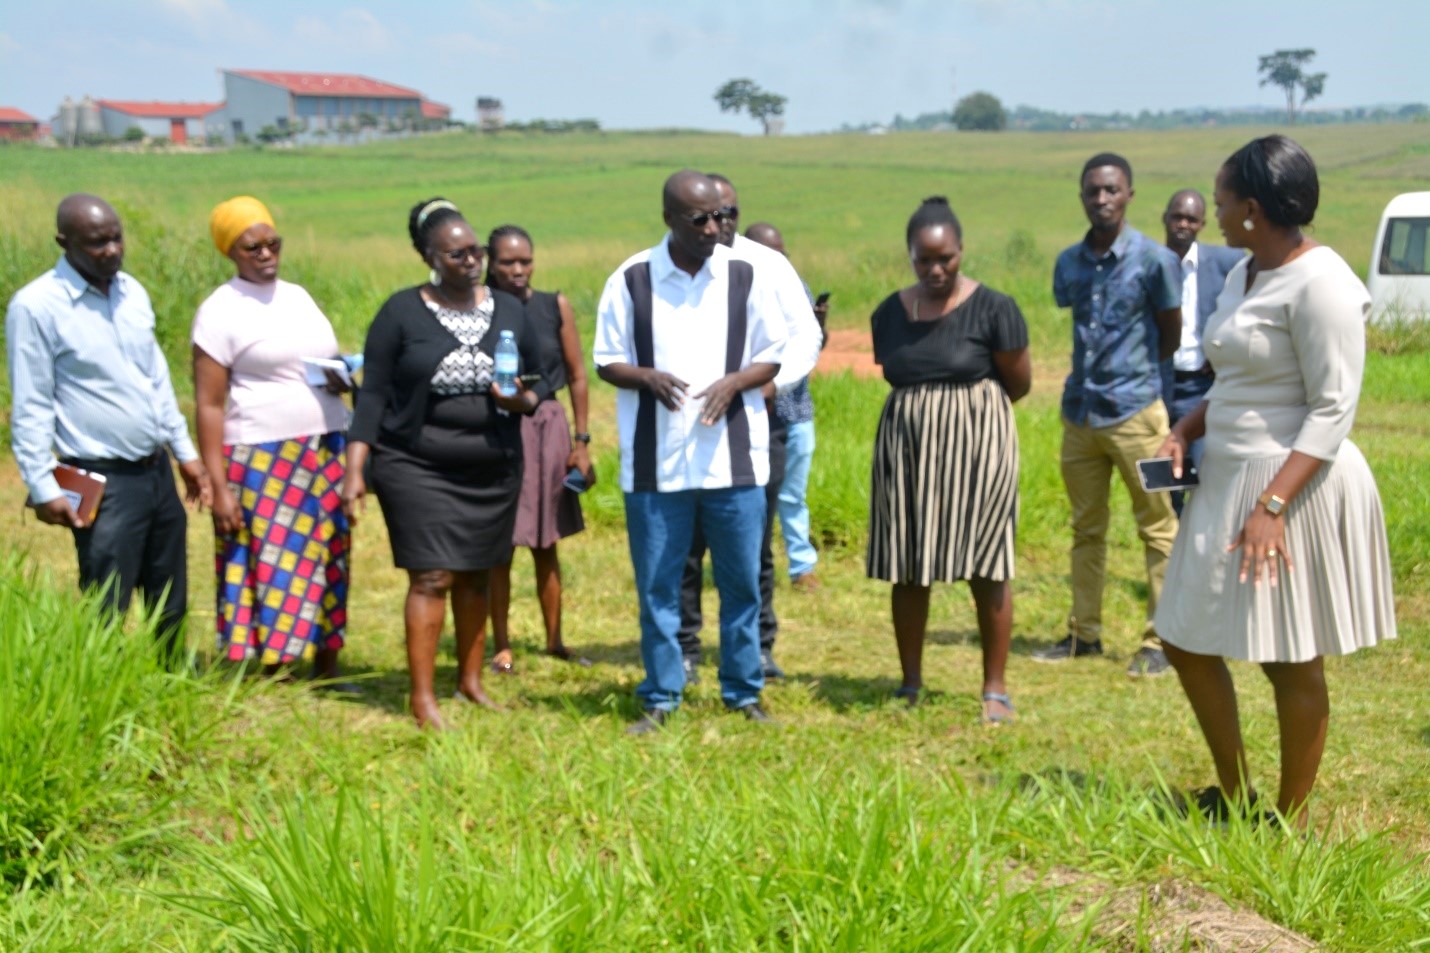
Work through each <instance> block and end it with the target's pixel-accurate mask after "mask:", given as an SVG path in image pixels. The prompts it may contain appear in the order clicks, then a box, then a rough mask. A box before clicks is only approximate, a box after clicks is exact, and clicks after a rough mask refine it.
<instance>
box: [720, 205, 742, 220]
mask: <svg viewBox="0 0 1430 953" xmlns="http://www.w3.org/2000/svg"><path fill="white" fill-rule="evenodd" d="M720 211H721V212H723V213H724V215H725V217H726V218H739V217H740V206H738V205H727V206H725V207H724V208H722V209H721V210H720Z"/></svg>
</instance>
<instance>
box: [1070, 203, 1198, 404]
mask: <svg viewBox="0 0 1430 953" xmlns="http://www.w3.org/2000/svg"><path fill="white" fill-rule="evenodd" d="M1053 297H1054V298H1055V299H1056V300H1057V303H1058V307H1060V308H1071V309H1072V317H1073V328H1072V332H1073V350H1072V373H1070V374H1069V375H1068V378H1067V383H1066V384H1065V385H1064V387H1063V407H1062V412H1063V416H1064V417H1065V418H1066V419H1068V420H1070V421H1071V422H1073V423H1075V424H1082V425H1084V426H1088V427H1111V426H1113V425H1114V424H1120V423H1122V422H1123V421H1124V420H1127V419H1128V418H1130V417H1132V416H1133V415H1134V414H1136V413H1138V412H1139V411H1141V410H1143V409H1145V408H1147V407H1149V406H1151V404H1152V403H1153V402H1154V401H1156V400H1157V399H1158V398H1159V397H1161V396H1162V377H1161V372H1160V369H1159V362H1158V360H1157V351H1158V343H1159V341H1160V340H1161V333H1160V332H1159V331H1158V328H1157V312H1159V311H1166V310H1168V309H1171V308H1177V307H1180V306H1181V304H1182V265H1181V262H1179V261H1178V260H1177V256H1176V255H1174V254H1173V253H1172V252H1171V251H1170V250H1169V249H1167V248H1166V247H1165V246H1163V245H1160V244H1158V243H1157V242H1154V241H1152V240H1151V239H1149V238H1148V237H1147V236H1145V235H1143V234H1142V233H1141V232H1139V231H1137V230H1136V229H1135V228H1133V227H1132V226H1131V225H1123V226H1122V233H1121V234H1120V235H1118V236H1117V240H1116V241H1114V242H1113V243H1112V247H1111V248H1109V249H1108V250H1107V251H1106V252H1105V253H1103V254H1102V255H1100V256H1099V255H1096V254H1094V252H1093V251H1092V249H1091V248H1089V247H1088V244H1087V239H1086V238H1084V239H1083V240H1082V241H1081V242H1079V243H1078V244H1076V245H1074V246H1072V247H1071V248H1069V249H1067V250H1065V251H1064V252H1063V253H1062V254H1061V255H1059V256H1058V262H1057V265H1056V266H1054V268H1053Z"/></svg>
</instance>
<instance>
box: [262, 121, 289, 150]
mask: <svg viewBox="0 0 1430 953" xmlns="http://www.w3.org/2000/svg"><path fill="white" fill-rule="evenodd" d="M256 138H257V139H258V141H259V142H261V143H263V144H265V145H270V146H271V145H272V144H273V143H275V142H282V141H283V140H284V139H287V138H288V132H287V130H284V129H279V128H278V127H277V126H264V127H263V128H262V129H260V130H258V132H257V134H256Z"/></svg>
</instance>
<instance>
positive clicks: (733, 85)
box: [715, 79, 789, 136]
mask: <svg viewBox="0 0 1430 953" xmlns="http://www.w3.org/2000/svg"><path fill="white" fill-rule="evenodd" d="M715 102H716V103H718V104H719V106H720V111H721V112H725V113H738V112H746V113H749V114H750V118H751V119H754V120H756V121H758V122H759V123H760V125H761V126H763V127H764V130H765V135H767V136H768V135H769V134H770V126H771V123H772V121H773V120H774V119H775V118H776V117H777V116H783V115H784V111H785V103H787V102H789V100H788V99H786V98H785V97H783V96H781V95H780V94H779V93H772V92H770V91H768V90H765V89H761V88H760V87H759V84H757V83H756V82H755V81H754V80H752V79H732V80H730V81H729V82H728V83H726V84H725V85H724V86H721V87H720V88H719V89H717V90H715Z"/></svg>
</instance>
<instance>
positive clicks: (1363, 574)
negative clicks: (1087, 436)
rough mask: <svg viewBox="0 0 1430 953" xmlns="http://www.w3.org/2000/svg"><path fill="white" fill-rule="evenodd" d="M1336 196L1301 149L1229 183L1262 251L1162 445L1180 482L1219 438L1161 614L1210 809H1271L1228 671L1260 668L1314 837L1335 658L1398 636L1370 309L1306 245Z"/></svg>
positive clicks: (1266, 156)
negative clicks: (1261, 803)
mask: <svg viewBox="0 0 1430 953" xmlns="http://www.w3.org/2000/svg"><path fill="white" fill-rule="evenodd" d="M1318 199H1319V184H1318V181H1317V176H1316V168H1315V165H1314V163H1312V161H1311V157H1310V156H1309V155H1307V154H1306V152H1305V151H1304V150H1303V149H1302V148H1301V147H1300V146H1299V145H1297V144H1296V143H1295V142H1293V141H1291V140H1290V139H1287V138H1285V137H1284V136H1268V137H1266V138H1264V139H1257V140H1254V141H1253V142H1251V143H1248V144H1247V145H1246V146H1245V147H1243V148H1242V149H1241V150H1239V151H1238V152H1237V153H1235V154H1234V155H1233V156H1232V157H1231V158H1230V159H1228V160H1227V161H1226V163H1225V164H1224V165H1223V166H1222V168H1221V171H1220V173H1219V174H1218V175H1217V180H1216V210H1217V221H1218V224H1219V225H1220V226H1221V229H1222V232H1223V233H1224V234H1225V235H1226V239H1227V244H1228V245H1231V246H1232V247H1240V248H1246V249H1248V250H1249V251H1250V252H1251V254H1250V255H1249V256H1248V257H1247V258H1246V259H1244V260H1243V261H1242V262H1241V263H1240V264H1239V265H1237V266H1236V268H1234V269H1233V270H1232V272H1231V274H1230V275H1228V276H1227V281H1226V287H1225V289H1224V290H1223V291H1222V293H1221V295H1220V297H1219V298H1218V299H1217V310H1216V312H1215V313H1214V314H1212V315H1211V317H1210V318H1209V319H1208V320H1207V327H1206V331H1205V333H1204V336H1203V347H1204V348H1205V349H1206V353H1207V358H1208V360H1210V361H1211V363H1212V366H1213V367H1214V368H1215V370H1216V374H1217V378H1216V383H1215V384H1214V385H1213V386H1212V389H1211V391H1210V392H1209V393H1208V394H1207V399H1206V401H1205V402H1203V404H1202V405H1201V407H1199V408H1198V409H1197V410H1195V411H1194V412H1193V413H1191V414H1190V415H1188V416H1187V417H1185V418H1183V419H1182V420H1181V421H1179V422H1178V424H1177V426H1176V427H1174V428H1173V429H1172V433H1171V435H1170V436H1169V437H1168V438H1167V442H1166V444H1164V446H1163V448H1162V453H1161V455H1163V456H1171V457H1173V458H1174V460H1175V461H1176V462H1175V463H1174V464H1173V465H1174V468H1180V465H1181V460H1182V457H1183V455H1184V454H1185V452H1186V448H1187V446H1188V445H1189V444H1190V443H1191V441H1193V440H1195V439H1196V438H1197V437H1200V436H1203V434H1205V438H1206V451H1205V456H1204V457H1203V460H1202V469H1201V481H1202V482H1201V485H1200V487H1198V489H1197V490H1196V492H1195V493H1194V494H1193V495H1192V500H1191V503H1190V504H1189V505H1188V507H1187V509H1186V512H1185V513H1184V514H1183V517H1182V524H1181V529H1180V532H1179V533H1178V535H1177V542H1176V546H1175V547H1174V549H1173V551H1172V558H1171V562H1170V564H1169V565H1168V568H1167V584H1166V590H1165V594H1164V596H1163V599H1162V602H1161V604H1160V605H1159V606H1158V608H1157V615H1156V628H1157V633H1158V634H1159V635H1160V636H1161V637H1162V639H1163V641H1164V642H1165V643H1166V652H1167V657H1168V659H1169V660H1170V661H1171V662H1172V665H1173V666H1174V667H1175V668H1176V670H1177V675H1178V676H1179V678H1180V679H1181V682H1182V687H1183V689H1184V690H1185V691H1186V693H1187V698H1188V700H1189V701H1190V702H1191V704H1192V709H1193V711H1194V712H1195V713H1196V716H1197V720H1198V722H1199V723H1200V725H1201V728H1202V733H1203V734H1204V735H1205V736H1206V740H1207V744H1208V746H1209V747H1210V749H1211V754H1212V759H1213V761H1214V762H1215V764H1216V771H1217V776H1218V779H1219V781H1220V783H1221V791H1220V792H1217V791H1215V789H1213V791H1212V792H1210V793H1211V794H1212V797H1211V798H1210V802H1211V803H1210V804H1208V803H1204V804H1203V807H1204V808H1208V807H1213V806H1214V807H1215V810H1217V812H1218V813H1221V812H1223V811H1224V810H1225V809H1226V805H1227V804H1228V803H1230V804H1236V805H1239V806H1240V807H1242V808H1243V809H1244V808H1247V807H1249V806H1250V804H1251V802H1252V801H1253V800H1254V799H1255V794H1254V793H1253V792H1252V788H1251V785H1250V783H1249V781H1248V777H1249V775H1248V772H1247V766H1246V755H1245V749H1244V746H1243V744H1242V738H1241V726H1240V721H1239V718H1238V715H1237V703H1236V691H1235V688H1234V686H1233V685H1232V680H1231V674H1230V672H1229V671H1228V669H1227V666H1226V662H1225V659H1227V658H1236V659H1245V660H1248V661H1252V662H1258V663H1260V664H1261V666H1262V669H1263V671H1264V672H1265V673H1266V675H1267V677H1268V678H1269V679H1270V681H1271V684H1272V688H1273V690H1274V692H1275V696H1276V712H1277V720H1278V723H1279V726H1280V733H1281V787H1280V792H1279V795H1278V797H1277V800H1276V808H1277V810H1278V811H1279V812H1280V813H1281V814H1282V815H1283V816H1286V817H1292V818H1295V819H1296V820H1298V821H1299V822H1300V823H1304V816H1302V815H1300V814H1299V809H1300V807H1301V806H1302V805H1303V804H1304V802H1305V801H1306V798H1307V797H1308V796H1309V794H1310V791H1311V787H1312V786H1313V785H1314V783H1315V780H1316V772H1317V769H1318V768H1319V766H1320V761H1321V755H1322V752H1323V750H1324V748H1325V742H1326V729H1327V725H1328V722H1329V719H1330V702H1329V699H1328V696H1327V692H1326V681H1325V673H1324V669H1323V666H1322V659H1323V657H1324V656H1326V655H1344V654H1347V653H1350V652H1354V651H1355V650H1356V649H1359V648H1363V647H1365V646H1369V645H1374V644H1375V643H1376V642H1379V641H1382V640H1384V639H1390V638H1394V637H1395V607H1394V601H1393V599H1392V596H1391V572H1390V557H1389V552H1388V548H1387V546H1386V536H1385V520H1384V517H1383V516H1382V513H1381V506H1380V497H1379V494H1378V493H1377V491H1376V486H1375V480H1374V478H1373V477H1372V476H1371V472H1370V469H1369V467H1368V466H1367V465H1366V462H1365V458H1364V457H1363V456H1362V455H1361V452H1360V450H1359V449H1357V447H1356V446H1355V444H1353V443H1351V442H1350V440H1348V439H1347V435H1348V434H1349V432H1350V429H1351V423H1352V421H1353V419H1354V417H1355V410H1356V403H1357V401H1358V400H1359V397H1360V384H1361V374H1362V371H1363V368H1364V363H1365V319H1366V315H1367V313H1368V312H1369V307H1370V298H1369V296H1368V295H1367V294H1366V290H1365V287H1364V286H1363V285H1362V284H1361V282H1360V280H1359V279H1357V278H1356V276H1355V274H1354V273H1353V272H1352V271H1351V269H1350V268H1349V266H1347V265H1346V263H1345V262H1344V261H1343V260H1342V259H1341V258H1340V256H1338V255H1337V254H1336V253H1335V252H1333V251H1332V250H1331V249H1329V248H1326V247H1325V246H1322V245H1319V244H1317V243H1316V242H1315V241H1313V240H1311V239H1310V238H1307V237H1306V236H1305V235H1304V234H1303V233H1302V231H1301V229H1302V227H1303V226H1305V225H1308V224H1310V222H1311V219H1312V217H1313V216H1314V215H1315V211H1316V205H1317V202H1318Z"/></svg>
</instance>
